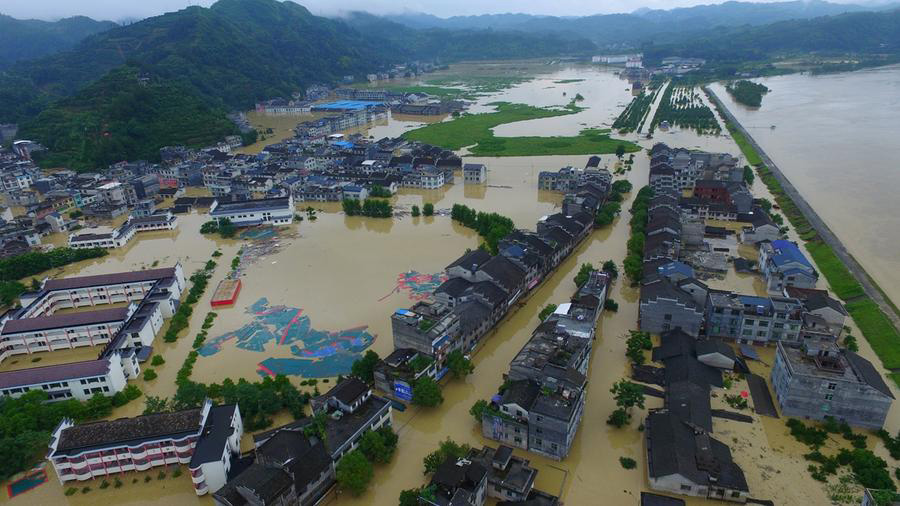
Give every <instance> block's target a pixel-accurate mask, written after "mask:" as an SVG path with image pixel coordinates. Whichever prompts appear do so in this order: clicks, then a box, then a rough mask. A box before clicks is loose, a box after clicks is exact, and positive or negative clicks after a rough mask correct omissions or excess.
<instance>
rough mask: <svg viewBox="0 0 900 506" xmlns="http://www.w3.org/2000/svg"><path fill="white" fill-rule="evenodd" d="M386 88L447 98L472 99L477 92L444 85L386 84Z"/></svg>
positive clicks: (399, 91)
mask: <svg viewBox="0 0 900 506" xmlns="http://www.w3.org/2000/svg"><path fill="white" fill-rule="evenodd" d="M384 89H386V90H388V91H395V92H397V93H425V94H428V95H431V96H433V97H438V98H441V99H446V100H472V99H474V98H475V94H474V93H472V92H470V91H468V90H464V89H462V88H447V87H444V86H427V85H426V86H401V85H391V84H386V85H385V86H384Z"/></svg>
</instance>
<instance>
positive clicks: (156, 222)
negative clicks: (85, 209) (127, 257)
mask: <svg viewBox="0 0 900 506" xmlns="http://www.w3.org/2000/svg"><path fill="white" fill-rule="evenodd" d="M177 226H178V217H177V216H175V215H174V214H172V212H171V211H166V212H165V213H160V214H152V215H150V216H141V217H134V216H132V217H130V218H128V221H126V222H125V223H123V224H122V225H120V226H118V227H116V228H114V229H113V230H112V231H111V232H102V233H92V232H87V233H81V234H69V241H68V246H69V247H70V248H74V249H86V248H107V249H115V248H122V247H124V246H125V245H127V244H128V243H129V242H130V241H131V240H132V239H133V238H134V236H135V234H136V233H138V232H152V231H156V230H174V229H175V228H176V227H177Z"/></svg>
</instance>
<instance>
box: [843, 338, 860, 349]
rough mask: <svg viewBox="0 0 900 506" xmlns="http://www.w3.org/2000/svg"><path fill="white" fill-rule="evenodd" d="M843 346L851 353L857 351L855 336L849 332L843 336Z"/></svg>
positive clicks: (857, 345)
mask: <svg viewBox="0 0 900 506" xmlns="http://www.w3.org/2000/svg"><path fill="white" fill-rule="evenodd" d="M844 347H845V348H847V349H848V350H850V351H852V352H853V353H856V352H858V351H859V343H857V342H856V338H855V337H853V336H851V335H850V334H847V335H846V336H844Z"/></svg>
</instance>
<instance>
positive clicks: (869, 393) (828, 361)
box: [772, 340, 894, 429]
mask: <svg viewBox="0 0 900 506" xmlns="http://www.w3.org/2000/svg"><path fill="white" fill-rule="evenodd" d="M772 389H773V390H775V396H776V398H777V400H778V404H779V406H780V407H781V413H782V414H784V415H785V416H796V417H799V418H806V419H812V420H823V419H824V418H825V417H826V416H831V417H834V419H835V420H837V421H839V422H847V423H848V424H850V425H851V426H853V427H862V428H866V429H880V428H882V427H883V426H884V421H885V419H886V418H887V414H888V411H889V410H890V408H891V403H892V402H893V401H894V395H893V394H892V393H891V389H890V388H889V387H888V386H887V384H886V383H885V382H884V379H883V378H882V377H881V374H880V373H879V372H878V370H877V369H875V366H873V365H872V363H871V362H869V361H868V360H866V359H864V358H863V357H861V356H859V355H857V354H856V353H853V352H852V351H849V350H845V349H840V348H838V347H837V345H836V344H834V343H833V342H832V341H830V340H806V341H805V342H804V343H803V345H802V346H801V347H799V348H790V347H787V346H785V345H784V344H783V343H778V349H777V351H776V354H775V364H774V365H773V366H772Z"/></svg>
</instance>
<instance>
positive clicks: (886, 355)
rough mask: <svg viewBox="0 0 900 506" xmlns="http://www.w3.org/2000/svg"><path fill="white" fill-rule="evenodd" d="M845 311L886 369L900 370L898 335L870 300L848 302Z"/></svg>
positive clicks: (876, 305)
mask: <svg viewBox="0 0 900 506" xmlns="http://www.w3.org/2000/svg"><path fill="white" fill-rule="evenodd" d="M847 311H848V312H850V316H852V317H853V321H855V322H856V325H857V326H858V327H859V330H860V332H862V333H863V335H864V336H865V337H866V340H867V341H869V344H871V345H872V349H873V350H875V354H876V355H878V358H880V359H881V363H882V364H884V367H885V368H887V369H900V333H898V332H897V329H896V328H894V325H893V324H892V323H891V321H890V320H889V319H888V317H887V316H886V315H885V314H884V313H883V312H882V311H881V309H880V308H879V307H878V304H876V303H875V302H874V301H873V300H872V299H870V298H868V297H866V298H864V299H861V300H858V301H855V302H848V303H847Z"/></svg>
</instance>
